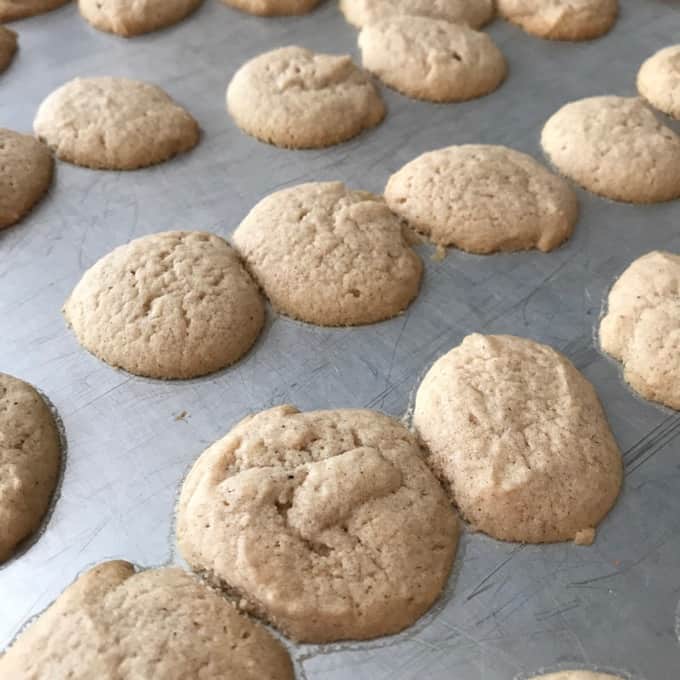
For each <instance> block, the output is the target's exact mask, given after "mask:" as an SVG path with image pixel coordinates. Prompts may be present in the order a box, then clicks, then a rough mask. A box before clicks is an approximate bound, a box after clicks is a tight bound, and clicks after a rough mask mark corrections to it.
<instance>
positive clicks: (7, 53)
mask: <svg viewBox="0 0 680 680" xmlns="http://www.w3.org/2000/svg"><path fill="white" fill-rule="evenodd" d="M16 51H17V34H16V33H15V32H14V31H12V30H10V29H9V28H6V27H5V26H0V73H2V72H3V71H4V70H5V69H6V68H7V67H8V66H9V65H10V63H11V62H12V59H13V58H14V53H15V52H16Z"/></svg>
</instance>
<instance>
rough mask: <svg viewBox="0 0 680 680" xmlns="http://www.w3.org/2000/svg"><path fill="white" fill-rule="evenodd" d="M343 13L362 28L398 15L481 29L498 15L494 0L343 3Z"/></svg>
mask: <svg viewBox="0 0 680 680" xmlns="http://www.w3.org/2000/svg"><path fill="white" fill-rule="evenodd" d="M340 11H341V12H342V13H343V14H344V15H345V19H347V21H348V22H349V23H350V24H353V25H354V26H357V27H359V28H362V27H363V26H367V25H368V24H371V23H373V22H375V21H378V20H380V19H385V18H387V17H392V16H395V15H398V14H408V15H411V16H424V17H430V18H432V19H443V20H444V21H450V22H452V23H457V24H467V25H468V26H471V27H472V28H481V27H482V26H484V25H485V24H487V23H489V21H491V19H493V16H494V14H495V9H494V4H493V0H340Z"/></svg>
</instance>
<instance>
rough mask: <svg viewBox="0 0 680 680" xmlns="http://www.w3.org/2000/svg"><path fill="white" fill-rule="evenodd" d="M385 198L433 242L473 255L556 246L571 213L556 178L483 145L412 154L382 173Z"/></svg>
mask: <svg viewBox="0 0 680 680" xmlns="http://www.w3.org/2000/svg"><path fill="white" fill-rule="evenodd" d="M385 200H386V201H387V204H388V205H389V206H390V208H391V209H392V210H393V211H394V212H396V213H397V214H399V215H401V216H402V217H404V218H405V219H406V220H408V221H409V222H410V224H411V225H412V226H413V227H414V228H415V229H417V230H418V231H419V232H422V233H423V234H426V235H427V236H428V237H429V238H430V239H431V240H432V241H433V242H434V243H437V244H439V245H443V246H456V247H457V248H460V249H462V250H466V251H468V252H471V253H480V254H484V253H492V252H495V251H499V250H506V251H508V250H526V249H528V248H538V249H539V250H542V251H544V252H546V251H549V250H552V249H553V248H557V246H559V245H560V244H561V243H562V242H564V241H565V240H566V239H568V238H569V236H571V233H572V231H573V229H574V224H575V223H576V220H577V219H578V214H579V206H578V201H577V199H576V195H575V194H574V192H573V191H572V189H571V187H570V186H569V185H568V183H567V182H565V181H564V180H563V179H562V178H560V177H558V176H557V175H554V174H553V173H551V172H549V171H548V170H547V169H546V168H545V167H543V166H542V165H541V164H540V163H538V162H537V161H535V160H534V159H533V158H532V157H531V156H527V155H526V154H524V153H520V152H519V151H514V150H513V149H508V148H507V147H504V146H490V145H485V144H466V145H463V146H450V147H448V148H445V149H437V150H436V151H430V152H429V153H425V154H423V155H422V156H419V157H418V158H416V159H415V160H413V161H411V162H410V163H407V164H406V165H405V166H404V167H403V168H401V169H400V170H399V171H397V172H396V173H395V174H394V175H392V176H391V177H390V179H389V181H388V183H387V187H386V188H385Z"/></svg>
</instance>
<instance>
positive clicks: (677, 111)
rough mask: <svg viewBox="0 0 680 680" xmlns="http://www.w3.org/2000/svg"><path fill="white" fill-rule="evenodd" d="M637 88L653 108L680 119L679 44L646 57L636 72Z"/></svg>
mask: <svg viewBox="0 0 680 680" xmlns="http://www.w3.org/2000/svg"><path fill="white" fill-rule="evenodd" d="M637 88H638V92H639V93H640V94H641V95H642V96H643V97H644V98H645V99H646V100H647V101H648V102H649V103H650V104H651V105H652V106H653V107H654V108H655V109H659V111H663V113H666V114H668V115H669V116H672V117H673V118H677V119H680V45H672V46H671V47H666V48H664V49H662V50H659V51H658V52H657V53H656V54H654V55H652V56H651V57H650V58H649V59H647V61H645V62H644V64H642V66H641V67H640V71H639V72H638V76H637Z"/></svg>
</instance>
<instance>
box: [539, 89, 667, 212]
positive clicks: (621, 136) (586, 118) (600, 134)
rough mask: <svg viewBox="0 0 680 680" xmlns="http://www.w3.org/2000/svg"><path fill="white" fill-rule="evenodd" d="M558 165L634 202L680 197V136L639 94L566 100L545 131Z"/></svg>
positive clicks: (600, 190) (586, 183) (590, 185)
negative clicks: (659, 118)
mask: <svg viewBox="0 0 680 680" xmlns="http://www.w3.org/2000/svg"><path fill="white" fill-rule="evenodd" d="M541 144H542V145H543V150H544V151H545V153H546V154H547V155H548V157H549V158H550V160H551V161H552V162H553V163H554V164H555V166H556V167H557V169H558V170H559V171H560V172H561V173H562V174H564V175H566V176H567V177H569V178H571V179H573V180H574V181H575V182H577V183H578V184H580V185H581V186H582V187H584V188H586V189H588V191H592V192H593V193H594V194H599V195H600V196H606V197H607V198H612V199H614V200H617V201H627V202H629V203H655V202H658V201H670V200H672V199H674V198H678V197H680V136H678V135H677V134H676V133H675V132H673V130H671V129H670V128H668V127H666V126H665V125H662V124H661V123H659V121H658V120H657V119H656V116H655V115H654V114H653V113H652V112H651V111H650V110H649V109H648V108H647V107H646V106H645V105H644V104H643V103H642V102H641V101H640V100H639V99H637V98H634V97H614V96H608V97H590V98H588V99H580V100H579V101H575V102H571V103H570V104H566V105H565V106H563V107H562V108H561V109H560V110H559V111H558V112H557V113H555V114H553V116H552V117H551V118H550V119H549V120H548V122H547V123H546V124H545V126H544V127H543V133H542V134H541Z"/></svg>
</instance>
